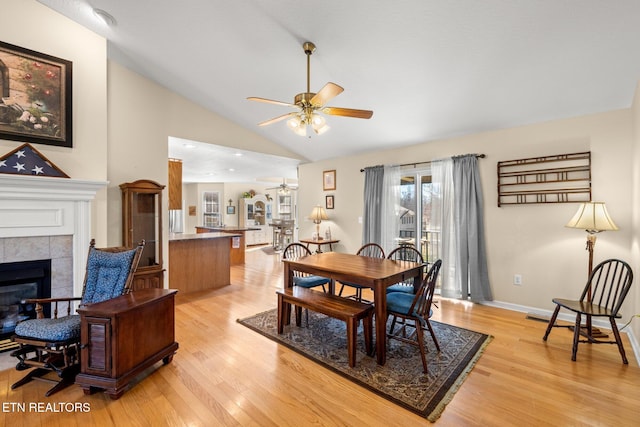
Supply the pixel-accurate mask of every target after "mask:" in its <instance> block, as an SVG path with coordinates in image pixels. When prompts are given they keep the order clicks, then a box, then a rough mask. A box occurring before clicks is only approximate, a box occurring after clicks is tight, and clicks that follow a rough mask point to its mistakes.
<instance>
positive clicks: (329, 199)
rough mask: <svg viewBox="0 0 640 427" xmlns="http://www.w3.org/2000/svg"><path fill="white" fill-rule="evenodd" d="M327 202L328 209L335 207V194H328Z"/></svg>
mask: <svg viewBox="0 0 640 427" xmlns="http://www.w3.org/2000/svg"><path fill="white" fill-rule="evenodd" d="M325 203H326V208H327V209H333V196H326V197H325Z"/></svg>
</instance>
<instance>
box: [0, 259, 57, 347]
mask: <svg viewBox="0 0 640 427" xmlns="http://www.w3.org/2000/svg"><path fill="white" fill-rule="evenodd" d="M50 296H51V260H50V259H46V260H35V261H21V262H8V263H3V264H0V327H1V329H0V341H2V340H6V339H8V338H10V337H11V335H13V332H14V329H15V327H16V323H18V322H20V321H22V320H26V319H29V318H31V319H34V318H35V317H36V312H35V304H23V303H21V301H22V300H24V299H28V298H49V297H50ZM43 308H44V315H45V317H49V316H50V315H51V313H50V306H49V304H45V305H44V306H43Z"/></svg>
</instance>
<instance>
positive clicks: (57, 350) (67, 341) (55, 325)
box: [11, 239, 144, 396]
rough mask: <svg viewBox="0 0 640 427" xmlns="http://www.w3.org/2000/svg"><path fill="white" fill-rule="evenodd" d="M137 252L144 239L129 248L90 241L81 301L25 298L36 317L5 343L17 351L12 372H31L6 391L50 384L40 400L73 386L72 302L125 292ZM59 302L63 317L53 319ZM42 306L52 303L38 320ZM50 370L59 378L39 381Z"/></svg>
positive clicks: (76, 341)
mask: <svg viewBox="0 0 640 427" xmlns="http://www.w3.org/2000/svg"><path fill="white" fill-rule="evenodd" d="M143 248H144V241H142V242H140V244H139V245H138V246H137V247H136V248H134V249H131V248H125V247H110V248H100V249H98V248H96V247H95V240H93V239H92V240H91V243H90V245H89V255H88V256H87V266H86V271H85V277H84V283H83V286H82V296H81V297H67V298H33V299H27V300H25V302H26V303H29V304H35V305H36V309H35V311H36V318H35V319H29V320H24V321H22V322H20V323H18V324H17V325H16V328H15V335H14V336H13V337H11V339H12V341H14V342H16V343H18V345H19V347H18V349H17V350H15V351H13V352H12V353H11V356H13V357H16V358H17V359H18V363H17V364H16V370H18V371H23V370H26V369H29V368H34V369H32V370H31V371H29V372H28V373H27V374H26V375H25V376H24V377H23V378H22V379H21V380H19V381H17V382H16V383H14V384H13V385H12V386H11V389H16V388H18V387H20V386H22V385H24V384H26V383H28V382H30V381H31V380H41V381H46V382H50V383H53V384H55V385H54V386H53V387H52V388H51V389H50V390H48V391H47V392H46V393H45V396H50V395H52V394H53V393H55V392H57V391H59V390H61V389H63V388H65V387H67V386H69V385H70V384H73V382H74V381H75V377H76V375H77V374H78V372H79V371H80V363H79V362H80V315H78V314H71V308H72V305H73V304H72V303H73V302H74V301H80V305H87V304H94V303H98V302H102V301H105V300H108V299H111V298H115V297H117V296H120V295H124V294H126V293H129V291H130V290H131V286H132V284H133V275H134V273H135V271H136V268H137V267H138V262H139V261H140V256H141V255H142V249H143ZM59 303H63V304H64V303H66V305H67V310H66V316H61V317H58V305H59ZM44 304H51V305H52V308H53V310H52V312H53V318H45V317H44V314H43V305H44ZM51 372H55V373H56V374H57V376H58V378H59V379H53V378H50V376H49V377H45V375H47V374H49V373H51Z"/></svg>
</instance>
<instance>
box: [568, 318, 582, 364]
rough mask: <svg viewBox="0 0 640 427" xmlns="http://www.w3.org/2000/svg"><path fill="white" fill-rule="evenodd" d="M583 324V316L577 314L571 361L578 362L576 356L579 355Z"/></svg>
mask: <svg viewBox="0 0 640 427" xmlns="http://www.w3.org/2000/svg"><path fill="white" fill-rule="evenodd" d="M581 322H582V316H580V313H578V314H576V325H575V329H574V331H573V348H572V349H571V360H573V361H574V362H575V361H576V355H577V354H578V343H579V342H580V323H581Z"/></svg>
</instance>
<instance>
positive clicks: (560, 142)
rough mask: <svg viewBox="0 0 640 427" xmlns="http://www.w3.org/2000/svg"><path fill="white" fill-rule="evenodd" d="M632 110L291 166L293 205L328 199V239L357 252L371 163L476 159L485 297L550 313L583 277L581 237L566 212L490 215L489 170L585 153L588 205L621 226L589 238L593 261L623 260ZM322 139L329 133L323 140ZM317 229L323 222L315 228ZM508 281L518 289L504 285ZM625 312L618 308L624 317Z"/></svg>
mask: <svg viewBox="0 0 640 427" xmlns="http://www.w3.org/2000/svg"><path fill="white" fill-rule="evenodd" d="M632 117H633V116H632V112H631V110H620V111H612V112H607V113H603V114H597V115H591V116H585V117H578V118H573V119H566V120H558V121H552V122H547V123H540V124H535V125H530V126H522V127H517V128H512V129H504V130H498V131H494V132H486V133H481V134H475V135H469V136H464V137H460V138H454V139H448V140H442V141H433V142H428V143H424V144H420V145H416V146H412V147H407V148H402V149H394V150H389V151H384V152H377V153H370V154H365V155H360V156H354V157H348V158H340V159H334V160H327V161H323V162H316V163H311V164H303V165H301V166H300V168H299V171H300V172H299V173H300V188H301V191H300V192H299V206H300V212H301V213H302V215H308V213H309V212H310V211H311V208H312V207H313V205H315V204H317V203H321V204H323V205H324V196H325V195H328V194H334V195H335V209H334V210H333V211H329V215H330V216H331V221H330V222H328V225H330V226H331V230H332V235H333V236H334V237H335V238H339V239H340V240H341V242H340V245H339V248H338V249H339V250H342V251H347V252H354V251H356V250H357V248H358V247H359V246H360V244H361V236H362V230H361V227H362V226H361V224H359V223H358V217H359V216H361V215H362V199H363V194H362V193H363V180H364V177H363V175H364V174H363V173H361V172H360V169H361V168H363V167H366V166H373V165H376V164H391V163H395V164H401V163H409V162H415V161H427V160H431V159H435V158H439V157H445V156H451V155H459V154H465V153H484V154H486V155H487V157H486V158H485V159H480V160H479V164H480V172H481V180H482V184H483V189H484V200H485V218H486V223H485V229H486V234H487V250H488V259H489V274H490V281H491V286H492V289H493V292H494V298H495V300H496V301H497V302H498V303H500V302H501V303H504V304H506V305H508V306H509V307H510V308H520V309H522V310H524V311H526V310H528V309H529V308H532V309H539V310H550V309H552V307H553V304H552V302H551V299H552V298H553V297H568V298H575V297H576V296H578V295H579V294H580V292H581V290H582V288H583V287H584V283H585V280H586V275H587V259H588V258H587V252H586V251H585V250H584V248H585V241H586V233H585V232H582V231H579V230H575V229H568V228H565V227H564V224H566V223H567V221H568V220H569V219H570V218H571V216H572V215H573V214H574V213H575V210H576V208H577V205H575V204H545V205H523V206H507V207H501V208H498V207H497V190H496V189H497V172H496V168H497V162H498V161H501V160H511V159H518V158H524V157H534V156H543V155H553V154H563V153H573V152H580V151H591V153H592V163H593V164H592V174H593V199H594V200H601V201H604V202H606V203H607V207H608V209H609V212H610V214H611V215H612V217H613V219H614V221H615V222H616V223H617V225H618V226H619V227H620V231H618V232H608V233H602V234H601V235H600V236H599V237H598V243H597V246H596V250H595V259H596V262H597V261H601V260H603V259H605V258H610V257H620V258H623V259H626V260H630V258H631V249H630V248H631V240H632V203H631V193H632V192H631V189H632V185H631V182H632V161H631V153H632V145H633V128H632ZM327 135H329V134H327ZM330 169H336V174H337V189H336V191H331V192H323V191H322V178H321V177H322V171H323V170H330ZM313 227H314V226H313V223H312V222H310V221H308V220H307V221H301V230H300V235H301V236H305V235H311V233H312V232H313ZM325 228H326V224H325V223H324V222H323V224H322V226H321V230H322V231H323V230H324V229H325ZM514 274H521V275H522V277H523V284H522V285H521V286H515V285H513V276H514ZM632 311H633V306H632V302H631V301H629V302H628V303H627V305H626V307H625V317H627V316H628V315H630V314H631V312H632Z"/></svg>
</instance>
